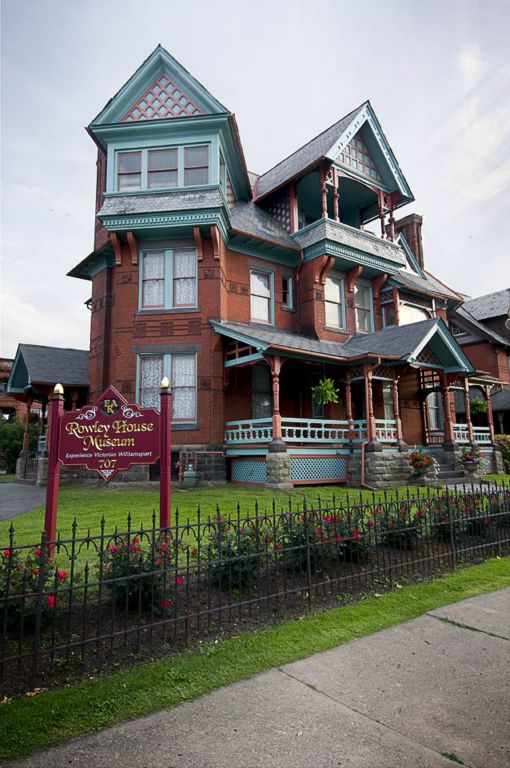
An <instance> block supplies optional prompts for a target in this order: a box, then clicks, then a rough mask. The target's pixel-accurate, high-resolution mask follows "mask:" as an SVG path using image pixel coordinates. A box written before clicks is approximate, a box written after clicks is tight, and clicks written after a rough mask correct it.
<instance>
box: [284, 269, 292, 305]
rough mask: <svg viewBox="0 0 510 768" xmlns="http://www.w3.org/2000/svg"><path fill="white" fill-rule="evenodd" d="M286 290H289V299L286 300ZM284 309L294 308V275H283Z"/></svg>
mask: <svg viewBox="0 0 510 768" xmlns="http://www.w3.org/2000/svg"><path fill="white" fill-rule="evenodd" d="M285 280H286V281H287V289H285V288H284V287H283V284H284V281H285ZM285 291H286V292H287V301H285ZM282 309H294V280H293V278H292V275H289V274H283V275H282Z"/></svg>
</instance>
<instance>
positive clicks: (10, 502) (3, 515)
mask: <svg viewBox="0 0 510 768" xmlns="http://www.w3.org/2000/svg"><path fill="white" fill-rule="evenodd" d="M45 497H46V488H38V487H37V486H36V485H27V484H25V483H15V482H12V483H0V520H9V519H10V518H11V517H18V515H22V514H23V513H24V512H28V511H29V510H31V509H34V507H39V506H40V505H41V504H44V499H45Z"/></svg>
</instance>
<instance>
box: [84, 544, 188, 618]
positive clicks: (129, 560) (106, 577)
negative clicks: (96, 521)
mask: <svg viewBox="0 0 510 768" xmlns="http://www.w3.org/2000/svg"><path fill="white" fill-rule="evenodd" d="M176 546H177V545H174V544H173V543H172V542H170V541H165V540H162V541H158V542H156V543H150V542H142V541H141V536H140V535H139V536H133V537H131V536H129V535H127V536H116V537H114V539H113V540H112V542H111V543H110V544H109V545H108V547H107V548H106V549H105V551H104V552H103V553H102V555H101V559H100V562H99V564H98V570H99V577H100V579H101V578H102V579H103V581H105V582H106V585H107V587H108V589H110V590H111V592H112V595H113V599H114V601H115V602H116V603H118V604H120V605H124V606H125V605H127V606H128V608H131V609H133V610H151V611H152V612H153V613H154V614H156V615H159V614H161V613H164V611H165V610H166V609H167V608H169V606H170V605H171V604H172V601H173V599H174V597H175V591H176V589H177V587H179V586H180V585H181V584H182V583H183V578H182V576H181V575H179V574H178V573H176V569H175V554H176Z"/></svg>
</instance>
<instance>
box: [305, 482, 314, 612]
mask: <svg viewBox="0 0 510 768" xmlns="http://www.w3.org/2000/svg"><path fill="white" fill-rule="evenodd" d="M303 524H304V529H305V546H306V582H307V587H308V610H309V611H311V610H312V561H311V552H310V521H309V519H308V509H307V507H306V496H303Z"/></svg>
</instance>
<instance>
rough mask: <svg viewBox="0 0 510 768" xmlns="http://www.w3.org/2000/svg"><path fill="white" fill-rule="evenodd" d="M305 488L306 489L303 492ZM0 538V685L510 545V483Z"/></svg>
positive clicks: (256, 619) (279, 613) (173, 641)
mask: <svg viewBox="0 0 510 768" xmlns="http://www.w3.org/2000/svg"><path fill="white" fill-rule="evenodd" d="M303 498H304V497H303ZM152 522H153V524H152V526H151V527H150V528H144V527H143V526H140V527H136V526H134V525H133V523H132V520H131V519H130V518H128V522H127V526H126V530H125V531H118V530H115V531H113V532H109V531H107V529H106V525H105V522H104V520H102V521H101V524H100V526H99V532H98V533H97V534H92V533H89V535H87V536H84V537H80V536H77V525H76V523H74V525H73V529H72V534H71V536H70V537H68V538H65V537H60V536H59V537H58V538H57V540H56V541H55V542H48V541H46V540H45V538H44V536H43V537H42V538H41V540H40V541H39V543H38V544H34V545H31V546H30V545H17V544H16V535H15V530H14V528H13V527H11V530H10V535H9V541H8V542H6V544H5V545H4V546H3V547H2V548H1V549H0V681H1V686H0V687H1V689H2V692H1V693H2V695H4V694H5V693H16V692H21V691H23V690H27V688H29V687H33V686H34V685H37V686H48V685H53V684H58V683H59V682H63V681H65V680H67V679H69V678H70V677H72V676H73V675H74V676H77V675H83V674H84V673H85V672H87V671H88V672H89V673H92V670H94V671H95V670H96V669H97V668H99V667H101V666H104V665H110V666H111V665H115V664H119V663H125V662H126V661H130V660H132V659H133V658H136V657H138V658H142V659H143V658H146V657H147V654H148V653H150V654H151V656H154V655H155V654H158V653H162V654H164V653H169V652H171V651H172V650H174V649H178V648H181V647H189V646H190V645H191V644H193V643H195V642H198V641H204V640H207V639H211V638H214V637H216V636H217V635H218V634H219V633H222V634H229V633H236V634H237V633H238V632H239V631H241V630H242V629H243V628H251V627H253V626H256V625H258V624H260V623H264V622H268V621H270V622H272V621H275V620H277V619H278V618H285V617H290V616H293V615H297V614H300V613H302V611H303V610H304V609H312V608H313V607H314V606H315V607H319V606H322V605H331V604H332V603H333V604H338V601H339V600H342V599H344V598H345V596H346V595H348V594H352V593H356V592H363V591H367V590H372V589H377V590H378V591H380V590H382V589H384V588H385V587H386V586H391V585H393V584H394V583H395V582H396V581H397V580H401V581H402V580H406V579H422V578H426V577H432V576H434V575H436V574H438V573H441V572H444V571H445V570H450V569H454V568H456V567H458V565H459V564H461V563H469V562H475V561H478V560H481V559H485V558H487V557H489V556H493V555H496V554H504V553H508V552H509V551H510V490H509V489H508V488H506V487H504V486H502V487H500V488H493V489H488V488H487V487H485V488H483V487H481V486H480V487H473V486H471V487H469V488H464V489H463V490H457V491H455V492H453V493H452V492H449V491H448V490H444V491H443V490H439V489H437V490H436V491H431V490H430V489H427V490H425V491H424V492H423V493H418V495H416V496H411V495H409V493H407V494H406V495H405V496H400V497H398V496H397V497H396V498H391V499H390V498H389V497H388V496H384V497H383V498H382V500H378V498H377V497H376V496H375V495H374V496H373V498H372V500H371V502H370V503H365V502H364V501H363V499H362V498H361V497H360V499H359V502H358V503H350V504H349V505H348V506H341V505H339V504H338V503H337V502H336V500H335V499H334V498H333V499H331V500H328V501H324V500H321V499H320V498H318V499H317V503H316V504H314V506H313V509H308V508H307V506H306V503H305V501H303V504H302V505H300V506H293V505H292V504H291V502H290V501H289V503H288V506H287V507H286V508H283V507H280V508H277V506H276V504H273V505H272V507H271V508H270V509H269V510H261V509H260V507H258V506H257V505H255V507H254V510H253V512H252V514H249V515H246V516H244V515H243V514H242V512H241V509H240V508H238V510H237V514H235V515H228V516H225V517H224V516H222V515H221V512H220V510H219V509H217V510H216V511H215V513H214V515H203V514H202V513H201V512H200V510H198V511H197V514H196V516H195V518H194V519H193V520H190V519H186V520H184V519H183V518H182V516H181V515H180V514H179V513H178V511H177V512H176V513H175V516H174V524H173V525H172V527H171V528H169V529H160V528H158V527H157V526H156V524H155V523H156V521H155V518H154V519H153V521H152Z"/></svg>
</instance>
